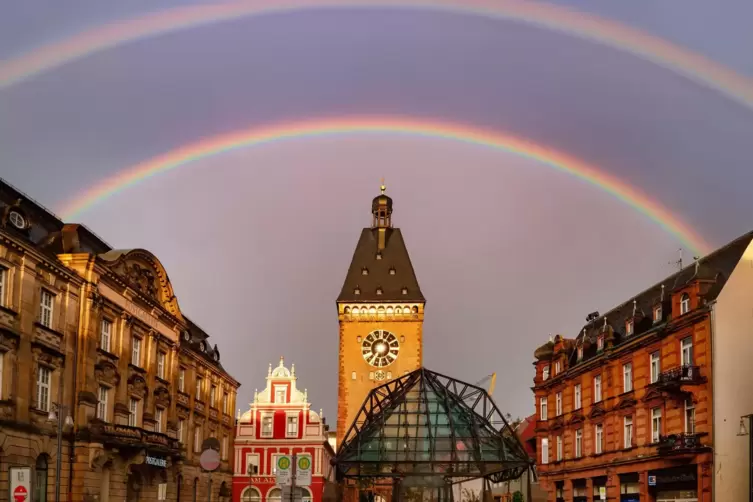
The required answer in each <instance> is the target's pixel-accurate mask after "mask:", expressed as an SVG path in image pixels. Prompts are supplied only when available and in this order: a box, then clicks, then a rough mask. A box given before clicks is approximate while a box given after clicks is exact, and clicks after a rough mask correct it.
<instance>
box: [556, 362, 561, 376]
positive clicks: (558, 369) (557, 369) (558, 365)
mask: <svg viewBox="0 0 753 502" xmlns="http://www.w3.org/2000/svg"><path fill="white" fill-rule="evenodd" d="M561 371H562V362H560V361H555V363H554V374H555V375H559V374H560V372H561Z"/></svg>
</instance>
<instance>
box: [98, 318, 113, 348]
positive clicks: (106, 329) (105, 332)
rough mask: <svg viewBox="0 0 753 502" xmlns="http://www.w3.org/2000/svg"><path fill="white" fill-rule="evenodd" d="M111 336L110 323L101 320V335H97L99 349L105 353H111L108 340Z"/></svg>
mask: <svg viewBox="0 0 753 502" xmlns="http://www.w3.org/2000/svg"><path fill="white" fill-rule="evenodd" d="M111 335H112V322H110V321H108V320H107V319H102V326H101V333H100V334H99V348H100V349H102V350H104V351H105V352H112V350H111V349H110V338H111Z"/></svg>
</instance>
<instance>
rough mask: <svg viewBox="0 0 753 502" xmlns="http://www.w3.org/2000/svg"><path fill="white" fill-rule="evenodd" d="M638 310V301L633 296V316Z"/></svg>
mask: <svg viewBox="0 0 753 502" xmlns="http://www.w3.org/2000/svg"><path fill="white" fill-rule="evenodd" d="M637 310H638V302H637V301H636V300H635V298H633V317H635V312H636V311H637Z"/></svg>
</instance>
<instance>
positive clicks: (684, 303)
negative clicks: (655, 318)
mask: <svg viewBox="0 0 753 502" xmlns="http://www.w3.org/2000/svg"><path fill="white" fill-rule="evenodd" d="M688 312H690V295H689V294H687V293H683V294H682V296H681V297H680V315H682V314H687V313H688Z"/></svg>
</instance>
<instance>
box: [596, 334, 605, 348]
mask: <svg viewBox="0 0 753 502" xmlns="http://www.w3.org/2000/svg"><path fill="white" fill-rule="evenodd" d="M596 350H604V336H603V335H599V336H598V337H596Z"/></svg>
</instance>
